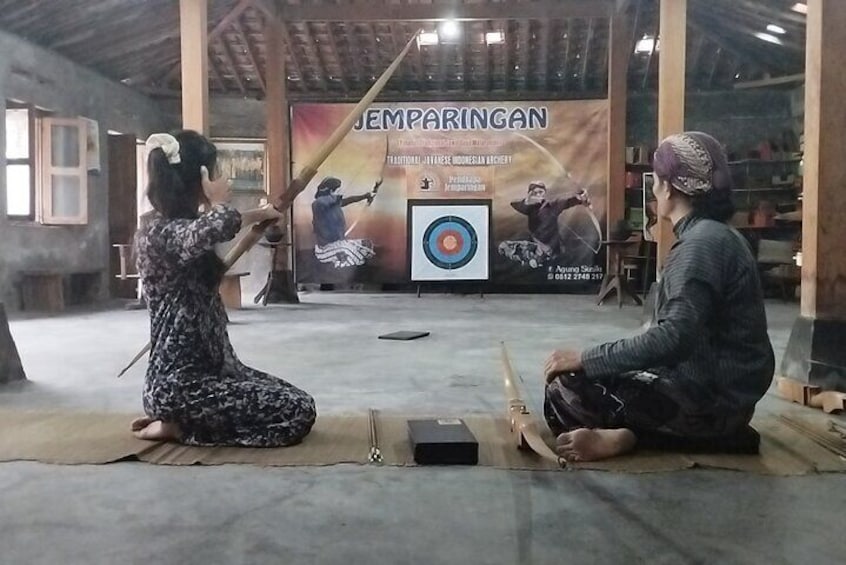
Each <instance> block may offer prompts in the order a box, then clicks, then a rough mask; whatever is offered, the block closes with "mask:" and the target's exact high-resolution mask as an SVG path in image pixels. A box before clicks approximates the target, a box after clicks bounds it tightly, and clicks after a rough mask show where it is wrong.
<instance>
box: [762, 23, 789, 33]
mask: <svg viewBox="0 0 846 565" xmlns="http://www.w3.org/2000/svg"><path fill="white" fill-rule="evenodd" d="M767 31H771V32H773V33H778V34H779V35H784V34H785V33H787V30H786V29H784V28H783V27H781V26H777V25H775V24H770V25H768V26H767Z"/></svg>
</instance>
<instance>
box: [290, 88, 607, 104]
mask: <svg viewBox="0 0 846 565" xmlns="http://www.w3.org/2000/svg"><path fill="white" fill-rule="evenodd" d="M360 94H361V93H359V92H354V93H350V94H349V95H346V96H344V95H339V93H337V92H320V91H312V92H290V93H289V94H288V100H289V101H290V102H292V103H293V102H354V101H356V100H358V99H359V98H360ZM607 96H608V93H607V92H605V91H604V90H597V91H595V92H593V91H587V92H579V91H577V90H573V91H569V92H567V91H561V90H548V91H533V90H526V91H520V90H514V91H511V92H505V91H503V90H502V89H500V90H498V91H495V92H491V91H490V90H487V89H471V90H468V91H463V90H457V91H452V92H439V91H437V90H435V89H426V90H411V89H398V88H396V87H395V88H394V89H392V90H385V91H382V92H381V93H380V94H379V101H380V102H420V103H424V102H478V101H479V100H485V101H488V102H512V101H539V102H542V101H554V100H606V98H607Z"/></svg>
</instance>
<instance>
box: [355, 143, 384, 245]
mask: <svg viewBox="0 0 846 565" xmlns="http://www.w3.org/2000/svg"><path fill="white" fill-rule="evenodd" d="M389 144H390V138H389V137H388V135H387V134H386V135H385V157H384V158H383V159H382V170H381V171H380V172H379V180H377V181H376V182H375V183H374V184H373V190H371V192H372V193H373V198H371V199H370V200H368V201H367V206H365V208H364V210H362V211H361V212H359V214H358V217H357V218H356V219H355V221H354V222H353V223H352V225H351V226H350V227H349V229H348V230H347V231H346V232H344V237H347V236H348V235H350V233H352V231H353V230H354V229H355V227H356V226H357V225H358V222H360V221H361V218H362V217H363V216H364V213H365V212H367V209H368V208H370V206H371V205H372V204H373V200H375V199H376V194H378V193H379V187H380V186H382V182H383V181H384V180H385V167H386V166H387V165H388V149H389V147H390V145H389Z"/></svg>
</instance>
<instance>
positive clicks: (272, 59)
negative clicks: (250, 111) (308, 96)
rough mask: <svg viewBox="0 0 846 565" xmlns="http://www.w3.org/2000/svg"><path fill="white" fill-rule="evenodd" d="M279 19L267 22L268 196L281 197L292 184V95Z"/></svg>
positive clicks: (269, 19) (270, 19)
mask: <svg viewBox="0 0 846 565" xmlns="http://www.w3.org/2000/svg"><path fill="white" fill-rule="evenodd" d="M284 25H285V24H284V23H283V22H281V21H279V20H278V19H277V18H267V20H266V21H265V28H264V29H265V41H266V42H267V43H266V45H267V47H266V49H267V70H266V76H267V102H266V103H265V111H266V118H267V148H266V153H267V186H266V189H267V192H268V194H275V193H278V192H279V191H280V189H281V187H283V186H285V185H287V183H288V182H289V181H290V163H289V160H288V156H289V148H288V141H287V140H288V136H287V133H288V119H289V116H288V101H287V98H288V92H287V88H286V80H285V78H286V76H287V75H286V70H285V45H284V39H283V36H284V34H283V32H282V28H283V27H284Z"/></svg>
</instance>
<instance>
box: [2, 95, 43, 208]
mask: <svg viewBox="0 0 846 565" xmlns="http://www.w3.org/2000/svg"><path fill="white" fill-rule="evenodd" d="M34 114H35V112H34V110H33V108H32V107H31V106H27V105H25V104H18V103H15V102H7V103H6V149H5V151H6V216H7V217H9V218H10V219H16V220H30V221H31V220H33V219H35V209H36V199H35V186H36V175H35V171H36V164H35V141H36V135H35V115H34Z"/></svg>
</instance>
